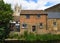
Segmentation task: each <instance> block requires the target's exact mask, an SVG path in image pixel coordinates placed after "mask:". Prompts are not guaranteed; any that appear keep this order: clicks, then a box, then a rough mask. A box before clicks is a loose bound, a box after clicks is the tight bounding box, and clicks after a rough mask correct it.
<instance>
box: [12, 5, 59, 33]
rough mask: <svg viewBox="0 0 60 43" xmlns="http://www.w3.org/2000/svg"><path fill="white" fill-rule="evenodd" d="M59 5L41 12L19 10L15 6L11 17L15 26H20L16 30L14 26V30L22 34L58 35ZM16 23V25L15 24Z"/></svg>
mask: <svg viewBox="0 0 60 43" xmlns="http://www.w3.org/2000/svg"><path fill="white" fill-rule="evenodd" d="M59 9H60V4H57V5H55V6H52V7H50V8H48V9H45V10H44V11H43V10H21V8H20V7H18V6H17V5H16V7H15V10H14V13H13V16H14V21H15V24H20V27H19V28H18V29H17V28H16V26H15V24H14V26H15V28H14V30H17V31H19V32H20V33H21V34H23V33H24V32H25V31H27V32H28V33H29V32H32V33H36V34H46V33H57V34H60V10H59ZM16 21H18V23H16Z"/></svg>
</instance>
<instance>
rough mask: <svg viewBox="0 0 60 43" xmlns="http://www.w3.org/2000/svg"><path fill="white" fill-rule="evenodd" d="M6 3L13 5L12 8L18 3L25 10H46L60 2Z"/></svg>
mask: <svg viewBox="0 0 60 43" xmlns="http://www.w3.org/2000/svg"><path fill="white" fill-rule="evenodd" d="M4 2H5V3H8V4H11V5H12V8H14V6H15V5H16V3H18V5H20V4H21V5H22V9H24V10H44V9H46V8H48V7H51V6H53V5H55V4H58V3H60V0H4Z"/></svg>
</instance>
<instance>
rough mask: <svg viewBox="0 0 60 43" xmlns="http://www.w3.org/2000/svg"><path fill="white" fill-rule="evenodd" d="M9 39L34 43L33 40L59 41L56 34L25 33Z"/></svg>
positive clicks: (59, 38)
mask: <svg viewBox="0 0 60 43" xmlns="http://www.w3.org/2000/svg"><path fill="white" fill-rule="evenodd" d="M11 36H12V35H11ZM17 37H18V38H17ZM19 37H20V38H19ZM10 38H12V39H14V38H16V39H22V40H27V41H35V40H40V41H48V40H60V35H59V34H58V35H57V34H40V35H39V34H34V33H27V31H25V32H24V35H15V36H12V37H10Z"/></svg>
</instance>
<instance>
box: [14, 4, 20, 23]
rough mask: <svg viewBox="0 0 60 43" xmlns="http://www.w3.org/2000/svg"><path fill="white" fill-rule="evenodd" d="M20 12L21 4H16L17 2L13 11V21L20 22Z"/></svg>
mask: <svg viewBox="0 0 60 43" xmlns="http://www.w3.org/2000/svg"><path fill="white" fill-rule="evenodd" d="M20 13H21V6H18V4H16V6H15V9H14V12H13V17H14V18H13V19H14V21H19V22H20Z"/></svg>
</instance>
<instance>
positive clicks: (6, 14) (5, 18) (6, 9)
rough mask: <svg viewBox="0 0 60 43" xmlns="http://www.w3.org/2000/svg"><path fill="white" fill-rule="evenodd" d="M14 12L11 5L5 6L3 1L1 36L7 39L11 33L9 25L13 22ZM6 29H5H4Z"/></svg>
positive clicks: (0, 3)
mask: <svg viewBox="0 0 60 43" xmlns="http://www.w3.org/2000/svg"><path fill="white" fill-rule="evenodd" d="M12 14H13V11H12V9H11V5H10V4H5V3H4V2H3V0H1V1H0V36H1V38H3V37H6V36H7V35H8V33H9V28H8V24H9V21H10V20H12V18H13V16H12ZM2 27H5V28H2Z"/></svg>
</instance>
